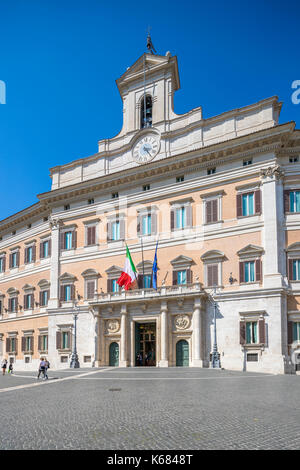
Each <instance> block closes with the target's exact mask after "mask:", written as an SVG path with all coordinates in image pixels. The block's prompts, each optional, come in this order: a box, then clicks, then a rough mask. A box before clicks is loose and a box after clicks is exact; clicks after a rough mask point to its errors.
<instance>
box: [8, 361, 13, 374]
mask: <svg viewBox="0 0 300 470" xmlns="http://www.w3.org/2000/svg"><path fill="white" fill-rule="evenodd" d="M7 373H8V374H12V373H13V364H12V362H10V364H9V366H8V371H7Z"/></svg>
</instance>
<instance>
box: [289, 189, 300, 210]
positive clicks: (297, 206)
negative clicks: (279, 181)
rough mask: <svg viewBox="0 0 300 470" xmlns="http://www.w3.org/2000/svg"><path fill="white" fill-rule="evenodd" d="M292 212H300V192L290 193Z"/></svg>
mask: <svg viewBox="0 0 300 470" xmlns="http://www.w3.org/2000/svg"><path fill="white" fill-rule="evenodd" d="M290 212H300V190H299V191H290Z"/></svg>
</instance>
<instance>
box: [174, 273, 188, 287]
mask: <svg viewBox="0 0 300 470" xmlns="http://www.w3.org/2000/svg"><path fill="white" fill-rule="evenodd" d="M176 274H177V284H186V283H187V276H186V270H183V271H177V273H176Z"/></svg>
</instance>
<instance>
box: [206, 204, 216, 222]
mask: <svg viewBox="0 0 300 470" xmlns="http://www.w3.org/2000/svg"><path fill="white" fill-rule="evenodd" d="M218 202H219V201H218V199H211V200H209V201H206V203H205V223H207V224H210V223H212V222H217V221H218Z"/></svg>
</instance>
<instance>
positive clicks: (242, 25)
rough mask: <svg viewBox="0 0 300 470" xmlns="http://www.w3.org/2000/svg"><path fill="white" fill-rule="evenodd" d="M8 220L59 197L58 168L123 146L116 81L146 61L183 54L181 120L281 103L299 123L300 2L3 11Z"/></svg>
mask: <svg viewBox="0 0 300 470" xmlns="http://www.w3.org/2000/svg"><path fill="white" fill-rule="evenodd" d="M0 18H1V23H0V45H1V62H0V80H1V81H3V82H5V84H6V104H4V105H2V104H0V162H1V173H0V178H1V179H0V220H2V219H4V218H5V217H8V216H9V215H11V214H14V213H15V212H18V211H20V210H22V209H24V208H25V207H28V206H30V205H31V204H34V203H35V202H37V198H36V195H37V194H39V193H42V192H45V191H48V190H50V185H51V179H50V177H49V168H51V167H53V166H56V165H59V164H64V163H67V162H70V161H72V160H75V159H77V158H82V157H86V156H89V155H92V154H94V153H95V152H97V141H98V140H100V139H104V138H110V137H113V136H114V135H116V134H117V133H118V132H119V131H120V129H121V126H122V104H121V98H120V96H119V92H118V89H117V86H116V83H115V80H116V79H117V78H118V77H119V76H120V75H121V74H122V73H124V72H125V70H126V68H127V67H128V66H130V65H132V64H133V63H134V62H135V61H136V59H137V58H138V57H139V56H140V55H142V54H143V53H144V52H145V51H146V36H147V28H148V26H149V25H150V26H151V28H152V29H151V36H152V40H153V43H154V46H155V48H156V50H157V52H158V53H159V54H161V55H164V54H165V53H166V52H167V51H170V52H171V54H172V55H177V57H178V63H179V73H180V81H181V89H180V90H179V91H177V92H176V94H175V99H174V102H175V112H176V113H178V114H181V113H184V112H187V111H189V110H190V109H192V108H195V107H197V106H202V107H203V117H204V118H208V117H210V116H214V115H217V114H220V113H222V112H224V111H228V110H230V109H234V108H237V107H242V106H246V105H248V104H251V103H255V102H256V101H259V100H261V99H264V98H267V97H270V96H273V95H277V96H278V97H279V100H280V101H283V107H282V112H281V117H280V123H283V122H287V121H296V124H297V127H298V128H300V104H299V105H295V104H293V103H292V100H291V95H292V93H293V91H294V90H292V88H291V85H292V82H293V81H294V80H300V67H299V56H300V32H299V31H300V28H299V19H300V4H299V1H298V2H297V1H289V0H286V1H285V2H282V1H277V0H273V1H271V0H264V1H242V0H240V1H230V0H228V1H226V2H224V1H219V0H215V1H214V2H207V1H205V2H202V1H198V2H196V1H191V0H185V1H184V2H183V1H178V0H173V1H169V0H167V1H162V0H160V1H157V0H152V1H149V0H148V1H147V2H141V1H128V2H124V1H119V0H115V1H114V2H107V1H102V0H85V1H83V0H11V1H9V2H7V0H0Z"/></svg>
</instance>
